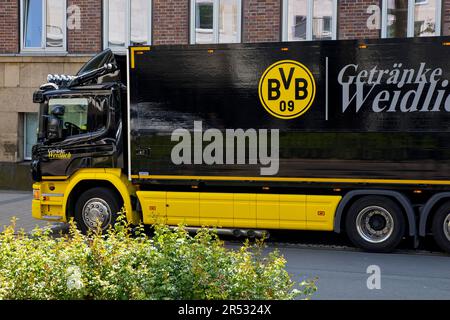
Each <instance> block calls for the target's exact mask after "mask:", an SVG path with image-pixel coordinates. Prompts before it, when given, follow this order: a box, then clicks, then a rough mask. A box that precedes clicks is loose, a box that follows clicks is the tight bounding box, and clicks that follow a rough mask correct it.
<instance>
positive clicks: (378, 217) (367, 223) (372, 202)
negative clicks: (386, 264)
mask: <svg viewBox="0 0 450 320" xmlns="http://www.w3.org/2000/svg"><path fill="white" fill-rule="evenodd" d="M345 224H346V231H347V235H348V237H349V238H350V240H351V241H352V242H353V244H355V245H356V246H357V247H360V248H362V249H364V250H366V251H371V252H390V251H392V250H394V249H395V248H396V247H397V245H398V244H399V243H400V241H401V240H402V238H403V235H404V233H405V218H404V216H403V213H402V210H401V208H400V207H399V206H398V204H397V203H396V202H394V201H393V200H391V199H390V198H387V197H382V196H367V197H363V198H361V199H358V200H356V201H355V203H353V205H352V206H351V207H350V209H349V211H348V213H347V218H346V222H345Z"/></svg>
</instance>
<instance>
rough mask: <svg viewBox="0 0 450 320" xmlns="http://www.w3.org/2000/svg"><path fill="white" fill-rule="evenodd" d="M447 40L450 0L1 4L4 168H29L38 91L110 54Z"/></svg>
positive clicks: (30, 0)
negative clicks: (136, 49) (199, 46)
mask: <svg viewBox="0 0 450 320" xmlns="http://www.w3.org/2000/svg"><path fill="white" fill-rule="evenodd" d="M440 35H450V0H103V1H102V0H2V1H0V112H1V116H0V162H1V163H3V165H5V163H7V164H12V163H13V164H23V166H24V168H25V167H26V170H28V167H27V165H26V161H27V160H29V159H30V157H31V154H30V153H31V146H32V145H33V144H34V142H35V139H36V123H37V109H38V106H37V105H35V104H33V103H32V101H31V97H32V93H33V91H34V90H35V89H36V88H37V87H38V86H39V85H40V84H42V83H43V82H45V80H46V76H47V74H49V73H56V74H74V73H76V72H77V70H78V69H79V68H80V66H81V65H83V64H84V63H85V62H86V61H87V60H88V59H89V58H90V57H91V56H92V55H93V54H95V53H97V52H99V51H101V50H102V49H104V48H108V47H109V48H111V49H113V50H114V51H117V52H120V51H125V50H126V48H127V46H128V45H170V44H196V43H254V42H274V41H275V42H277V41H310V40H337V39H367V38H403V37H423V36H440ZM24 162H25V163H24ZM7 170H9V171H8V172H10V169H9V167H8V169H7ZM5 179H8V178H7V177H6V178H5V177H4V173H3V176H2V172H1V170H0V181H1V180H5ZM1 186H2V185H1V183H0V187H1Z"/></svg>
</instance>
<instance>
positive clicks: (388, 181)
mask: <svg viewBox="0 0 450 320" xmlns="http://www.w3.org/2000/svg"><path fill="white" fill-rule="evenodd" d="M131 178H132V179H152V180H205V181H211V180H222V181H267V182H317V183H372V184H373V183H377V184H432V185H450V181H448V180H395V179H351V178H336V179H335V178H269V177H232V176H171V175H148V176H140V175H132V176H131Z"/></svg>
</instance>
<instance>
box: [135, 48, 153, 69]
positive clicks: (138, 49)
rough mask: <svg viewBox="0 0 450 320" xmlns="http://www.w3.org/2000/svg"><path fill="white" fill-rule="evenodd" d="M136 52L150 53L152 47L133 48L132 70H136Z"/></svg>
mask: <svg viewBox="0 0 450 320" xmlns="http://www.w3.org/2000/svg"><path fill="white" fill-rule="evenodd" d="M136 51H141V52H142V51H150V47H132V48H131V69H134V67H135V63H134V55H135V53H136Z"/></svg>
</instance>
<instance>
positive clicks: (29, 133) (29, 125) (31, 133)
mask: <svg viewBox="0 0 450 320" xmlns="http://www.w3.org/2000/svg"><path fill="white" fill-rule="evenodd" d="M37 119H38V115H37V113H25V114H24V118H23V120H24V124H23V128H24V133H23V136H24V143H23V145H24V159H25V160H31V156H32V154H31V149H32V148H33V146H34V145H35V144H36V142H37V122H38V121H37Z"/></svg>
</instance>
